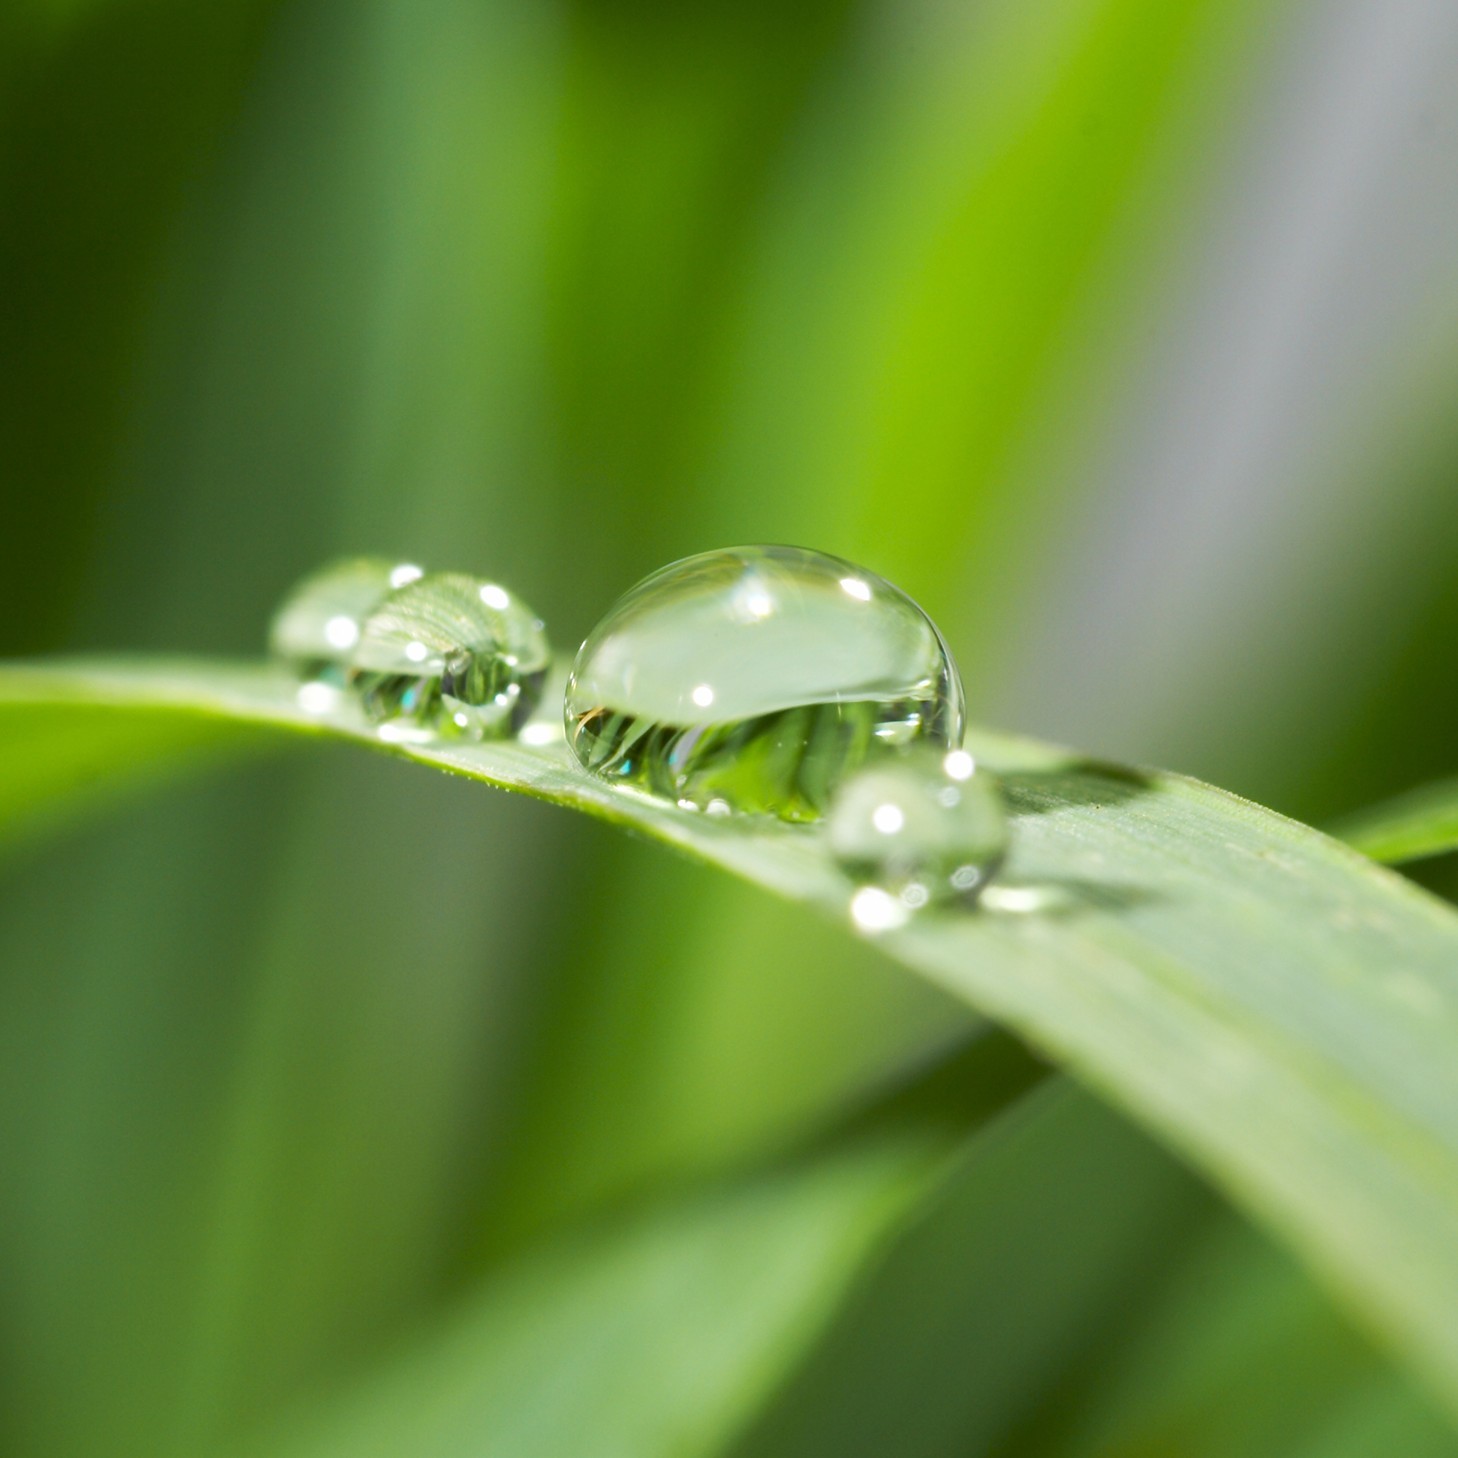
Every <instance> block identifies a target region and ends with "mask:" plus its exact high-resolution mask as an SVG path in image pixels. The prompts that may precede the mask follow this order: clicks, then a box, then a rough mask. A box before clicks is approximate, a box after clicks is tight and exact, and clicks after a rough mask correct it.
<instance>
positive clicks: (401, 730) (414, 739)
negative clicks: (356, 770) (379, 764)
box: [375, 724, 435, 744]
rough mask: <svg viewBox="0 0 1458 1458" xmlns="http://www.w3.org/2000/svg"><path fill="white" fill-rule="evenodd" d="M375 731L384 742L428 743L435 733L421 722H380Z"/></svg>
mask: <svg viewBox="0 0 1458 1458" xmlns="http://www.w3.org/2000/svg"><path fill="white" fill-rule="evenodd" d="M375 733H376V734H378V735H379V737H380V738H381V739H383V740H384V741H385V743H386V744H429V743H430V742H431V740H433V739H434V738H435V735H434V734H433V733H432V732H431V731H430V730H429V729H427V728H425V727H424V726H423V725H421V724H381V725H380V726H379V727H378V728H377V729H376V730H375Z"/></svg>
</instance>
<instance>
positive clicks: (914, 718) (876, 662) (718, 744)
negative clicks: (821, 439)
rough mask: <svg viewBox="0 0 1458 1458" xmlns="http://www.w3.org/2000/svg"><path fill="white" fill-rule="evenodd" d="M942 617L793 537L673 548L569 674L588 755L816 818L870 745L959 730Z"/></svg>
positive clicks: (576, 744)
mask: <svg viewBox="0 0 1458 1458" xmlns="http://www.w3.org/2000/svg"><path fill="white" fill-rule="evenodd" d="M962 714H963V710H962V685H961V680H960V679H959V677H958V675H957V669H956V665H955V664H954V663H953V662H952V657H951V654H950V653H949V652H948V650H947V646H946V644H945V643H944V642H943V641H942V638H941V635H940V634H939V633H938V632H937V630H936V627H935V626H934V625H933V623H932V622H931V620H930V619H929V618H928V617H927V616H926V614H925V613H924V612H922V610H921V609H920V608H919V607H917V605H916V604H915V603H914V602H912V600H911V599H910V598H909V597H907V596H906V594H905V593H903V592H901V591H900V590H899V589H898V588H895V587H893V586H892V585H891V584H890V583H889V582H885V581H883V580H882V579H881V578H879V577H876V576H874V575H873V574H872V573H870V572H866V571H864V570H862V569H861V568H859V567H856V566H854V565H853V564H851V563H849V562H844V561H841V560H840V559H839V558H837V557H830V556H827V555H826V554H824V553H823V552H811V551H806V550H804V549H802V548H798V547H736V548H731V549H727V550H724V551H717V552H705V553H702V554H701V555H699V556H697V557H689V558H686V559H685V560H683V561H681V562H675V563H673V564H671V565H670V566H668V567H665V568H663V569H662V570H661V571H658V572H655V573H654V574H653V575H652V576H651V577H648V578H645V579H644V580H643V581H642V582H640V583H639V584H638V585H637V586H636V587H634V588H632V589H631V590H630V591H629V592H627V593H625V594H624V595H623V597H621V598H620V599H619V600H618V601H617V603H616V604H614V606H613V607H612V608H611V609H610V610H609V611H608V613H607V615H606V616H605V617H604V618H603V619H602V621H601V622H600V623H598V625H597V626H596V627H595V628H594V629H593V630H592V633H591V634H590V635H589V636H588V639H587V641H586V642H585V643H584V644H583V645H582V648H581V651H580V652H579V653H578V655H577V660H576V662H575V663H574V665H573V668H572V674H571V676H570V678H569V679H568V682H567V698H566V704H565V722H566V730H567V739H568V742H569V743H570V744H571V746H572V749H573V751H574V752H575V753H576V755H577V758H578V759H579V760H580V761H581V762H582V764H583V765H584V766H585V767H586V768H587V769H589V770H592V771H593V772H594V773H596V774H599V775H603V776H605V777H607V778H609V779H614V780H617V781H619V782H621V783H624V784H628V785H633V786H636V787H638V788H640V789H643V790H646V791H648V792H650V793H651V794H654V795H656V796H658V797H659V798H661V799H663V800H666V801H668V802H669V803H671V804H687V805H691V806H693V807H694V808H696V809H701V810H707V811H709V813H711V814H732V813H738V814H767V815H776V816H779V817H780V818H781V819H784V820H814V819H816V818H817V817H818V816H819V815H821V814H822V813H823V812H824V810H825V807H826V805H827V803H828V802H829V800H830V796H831V794H832V792H833V791H834V789H835V787H836V785H837V784H839V782H840V781H841V780H842V779H843V778H844V777H845V776H846V775H847V774H848V773H850V772H852V771H853V770H855V769H856V768H857V767H858V766H859V765H861V764H862V763H863V762H864V761H865V760H866V759H867V758H868V757H870V756H872V755H880V754H884V753H887V752H888V751H889V750H893V749H898V748H902V747H904V746H906V745H908V744H912V743H915V742H917V741H922V740H925V741H927V742H929V743H931V744H934V745H938V746H941V747H943V748H950V747H951V746H952V745H955V744H956V743H957V742H958V741H959V740H960V739H961V735H962Z"/></svg>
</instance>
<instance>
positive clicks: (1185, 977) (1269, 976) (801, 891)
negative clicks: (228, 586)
mask: <svg viewBox="0 0 1458 1458" xmlns="http://www.w3.org/2000/svg"><path fill="white" fill-rule="evenodd" d="M58 703H60V704H71V705H82V706H84V705H86V704H88V703H91V704H96V705H98V706H102V707H109V708H110V709H111V710H113V711H120V710H122V709H124V708H125V706H127V705H131V706H133V707H134V708H135V710H136V711H137V712H139V713H141V712H145V713H150V714H156V713H158V712H159V711H161V710H171V711H172V712H174V713H176V714H178V715H181V716H184V717H191V718H201V719H204V720H219V719H221V720H224V721H228V722H233V723H238V724H243V725H253V726H272V727H274V728H276V729H279V730H284V731H290V732H295V733H297V732H304V733H312V734H316V735H317V734H330V735H335V736H338V737H344V738H350V739H354V740H357V741H360V742H367V743H370V744H372V745H374V746H375V747H378V748H385V749H388V750H390V751H392V752H395V753H399V754H402V755H404V756H406V757H408V758H411V759H415V760H417V761H419V762H422V763H425V764H428V765H431V766H433V767H435V768H437V769H442V770H447V771H450V772H453V773H457V774H462V775H466V776H469V777H472V778H476V779H480V780H483V781H485V782H488V783H491V784H495V785H498V786H502V787H505V788H509V789H515V790H518V791H522V792H524V793H527V794H531V795H535V796H537V797H539V798H543V799H547V800H551V801H554V802H556V803H559V804H564V805H568V806H571V807H573V808H576V809H580V810H584V811H586V812H588V813H591V814H594V815H598V816H600V817H603V818H605V819H609V820H613V821H616V822H618V823H620V824H622V825H625V826H627V827H629V828H631V829H634V830H637V831H639V832H641V833H644V834H647V835H649V836H652V837H654V838H656V839H659V840H662V841H665V842H667V843H669V844H672V845H675V846H677V847H678V848H679V849H680V850H683V851H686V852H688V853H689V854H692V855H694V856H697V857H699V858H700V859H702V860H705V861H708V862H710V863H713V864H716V865H719V866H721V867H723V868H724V869H727V870H730V871H732V872H733V873H735V874H737V875H740V876H743V877H745V878H746V879H748V880H750V881H753V882H756V883H758V884H759V885H761V886H763V887H765V888H766V889H768V890H771V891H774V892H776V893H777V894H780V895H784V896H788V897H790V898H792V899H796V900H800V901H804V902H808V903H811V904H813V905H815V906H817V907H818V908H819V909H821V910H822V911H823V912H826V913H828V914H830V915H832V916H834V917H837V918H840V919H844V918H845V916H846V907H847V901H848V894H849V889H850V888H849V887H848V886H847V884H846V883H845V881H844V880H843V878H842V877H841V876H840V874H839V873H838V871H837V870H836V869H835V867H834V866H833V864H831V863H830V862H829V860H828V859H827V858H826V856H825V855H824V853H823V851H822V849H821V846H820V843H819V840H818V838H817V837H816V835H815V833H814V832H813V831H812V830H807V829H805V828H803V827H790V826H780V825H777V824H766V825H760V824H758V823H756V824H754V825H753V826H749V827H746V826H743V825H739V824H733V823H729V824H726V823H724V822H722V821H716V820H710V819H707V818H705V817H701V816H694V815H689V814H683V813H680V812H677V811H675V810H673V809H672V808H671V807H670V808H665V807H663V806H660V805H657V804H655V803H653V802H651V801H648V800H646V799H642V798H638V797H635V796H630V795H625V794H622V793H620V792H618V791H615V790H614V789H612V788H611V787H609V786H606V785H603V784H600V783H599V782H597V781H595V780H593V779H592V778H591V777H589V776H587V775H585V774H584V773H582V772H581V771H580V770H579V769H578V768H577V766H576V765H575V763H574V762H573V761H572V759H571V757H570V755H569V753H568V751H567V750H566V748H565V746H564V745H563V744H562V742H561V740H560V737H557V738H553V737H552V734H551V730H550V724H551V720H550V718H544V719H543V720H542V721H541V722H542V725H543V726H544V727H543V728H542V729H541V730H540V731H539V734H540V738H541V740H542V741H543V742H540V743H535V744H534V743H530V742H512V743H506V744H484V745H431V744H425V745H414V744H393V745H390V744H382V743H381V740H380V737H379V735H378V734H376V733H375V732H373V731H372V730H371V729H370V727H369V726H368V725H366V724H364V723H363V722H362V721H358V720H355V719H352V718H351V716H350V712H349V710H348V708H347V706H346V707H345V709H344V710H342V711H341V712H340V713H338V714H331V715H330V716H328V717H327V719H325V718H322V717H319V716H311V715H310V714H309V713H307V712H306V711H305V710H304V709H303V708H301V707H300V706H299V704H298V702H297V699H296V697H295V693H294V689H293V687H292V686H291V685H290V684H289V683H288V682H287V681H286V680H285V679H283V678H281V677H280V676H278V675H276V674H273V673H271V672H270V671H267V670H262V669H244V668H236V667H226V666H225V667H218V666H216V665H193V666H190V667H183V666H179V665H157V666H152V667H148V666H143V665H133V666H130V667H121V666H116V667H107V668H104V669H103V668H97V667H95V666H92V667H91V668H85V667H83V666H79V665H73V666H69V667H63V666H57V667H52V668H45V669H41V668H15V669H9V670H5V671H3V672H0V725H3V724H5V723H7V722H12V723H13V722H14V719H15V716H16V715H21V716H24V715H26V714H34V713H35V712H38V711H39V710H41V709H42V708H43V707H44V706H46V705H47V704H49V705H52V706H54V705H55V704H58ZM972 747H973V748H974V749H975V750H976V752H978V753H979V754H980V755H981V756H982V757H983V758H984V760H985V761H986V762H987V763H988V764H989V765H990V766H992V767H993V768H995V769H997V770H998V771H999V772H1000V773H1002V774H1003V775H1004V777H1005V778H1006V781H1007V784H1008V787H1009V796H1010V802H1011V808H1012V811H1013V815H1014V829H1015V841H1014V850H1013V854H1012V857H1011V860H1010V863H1009V866H1008V870H1007V873H1006V876H1005V879H1004V881H1003V882H1002V884H1001V887H1000V894H999V895H998V896H997V897H995V898H992V899H990V900H989V903H988V904H987V905H986V906H985V907H984V908H983V909H982V910H981V911H979V912H978V913H977V914H973V915H945V916H927V917H925V918H922V919H920V920H918V921H917V922H915V923H913V924H912V925H911V926H909V927H908V928H906V929H905V930H904V931H902V932H900V933H897V934H893V935H891V936H887V937H885V938H884V939H883V941H882V945H883V946H884V949H885V950H886V951H887V953H888V954H890V955H891V956H893V957H895V958H896V959H898V960H899V961H901V962H903V963H904V964H905V965H906V966H908V967H909V968H911V969H913V970H914V971H916V972H918V973H919V974H921V975H923V976H926V977H929V978H931V979H933V980H934V981H936V982H938V983H939V984H940V985H942V986H943V987H945V988H947V989H949V990H951V991H953V992H954V993H955V994H957V995H958V996H959V997H962V998H964V999H965V1000H966V1001H968V1002H970V1003H971V1004H972V1005H973V1006H974V1007H976V1008H977V1009H979V1010H980V1011H983V1012H986V1013H988V1014H989V1015H991V1016H993V1017H994V1018H997V1019H998V1020H1000V1021H1002V1022H1004V1023H1005V1024H1006V1025H1008V1026H1010V1027H1011V1028H1013V1029H1014V1030H1016V1031H1017V1032H1018V1033H1020V1034H1021V1035H1022V1036H1024V1037H1026V1038H1027V1039H1028V1040H1029V1041H1030V1042H1031V1043H1032V1044H1034V1045H1035V1046H1036V1047H1038V1048H1040V1049H1043V1050H1045V1051H1047V1052H1049V1053H1051V1054H1052V1055H1053V1056H1055V1057H1056V1058H1057V1059H1058V1060H1060V1061H1061V1062H1063V1063H1064V1064H1066V1065H1067V1066H1068V1067H1069V1068H1070V1069H1071V1070H1072V1071H1073V1072H1074V1073H1076V1074H1077V1075H1078V1076H1079V1077H1080V1078H1082V1079H1083V1080H1084V1081H1086V1082H1088V1083H1089V1084H1091V1085H1093V1086H1094V1087H1096V1088H1097V1089H1099V1090H1100V1091H1101V1092H1102V1093H1104V1094H1105V1095H1106V1096H1107V1097H1108V1098H1109V1099H1110V1100H1111V1101H1113V1102H1114V1103H1116V1104H1118V1105H1119V1106H1121V1107H1123V1108H1125V1109H1126V1110H1128V1111H1129V1112H1131V1113H1132V1114H1133V1115H1134V1116H1135V1117H1136V1118H1137V1119H1138V1120H1140V1121H1142V1122H1143V1123H1144V1124H1145V1125H1146V1126H1147V1127H1149V1128H1151V1129H1153V1130H1154V1131H1155V1132H1156V1133H1158V1134H1159V1135H1160V1136H1161V1137H1162V1138H1163V1139H1165V1140H1166V1141H1167V1142H1168V1143H1170V1144H1171V1145H1172V1146H1173V1147H1174V1148H1176V1149H1177V1150H1179V1151H1181V1152H1182V1153H1184V1154H1185V1156H1186V1157H1188V1158H1190V1159H1192V1160H1193V1161H1194V1162H1195V1163H1196V1164H1197V1165H1198V1166H1200V1167H1201V1168H1202V1169H1203V1170H1204V1171H1205V1172H1206V1173H1207V1174H1208V1175H1210V1176H1211V1177H1213V1178H1214V1179H1215V1181H1216V1182H1217V1183H1218V1184H1219V1185H1220V1186H1221V1187H1222V1188H1223V1189H1224V1190H1226V1191H1227V1193H1229V1194H1231V1195H1232V1196H1233V1197H1234V1198H1235V1199H1236V1200H1237V1202H1238V1203H1240V1204H1241V1205H1243V1206H1244V1207H1245V1208H1246V1209H1248V1210H1250V1211H1252V1212H1254V1213H1255V1214H1256V1215H1258V1216H1259V1217H1260V1218H1261V1219H1262V1220H1263V1221H1264V1222H1266V1223H1267V1224H1268V1225H1269V1226H1270V1227H1271V1228H1272V1229H1274V1230H1275V1231H1276V1232H1277V1233H1278V1234H1280V1235H1281V1236H1282V1237H1283V1238H1284V1239H1285V1241H1286V1242H1287V1243H1288V1244H1289V1245H1291V1246H1292V1247H1293V1248H1294V1249H1295V1250H1296V1251H1297V1252H1298V1253H1299V1254H1300V1255H1301V1256H1302V1257H1303V1258H1304V1259H1305V1260H1306V1261H1307V1262H1308V1264H1310V1265H1311V1266H1312V1267H1313V1268H1315V1269H1316V1270H1318V1271H1319V1272H1320V1273H1321V1274H1322V1275H1323V1276H1324V1277H1325V1279H1326V1280H1327V1282H1328V1283H1329V1284H1330V1285H1331V1287H1332V1288H1333V1289H1334V1290H1336V1291H1337V1292H1338V1293H1340V1294H1341V1295H1342V1296H1344V1298H1345V1299H1346V1301H1347V1303H1348V1304H1349V1306H1350V1307H1351V1308H1352V1309H1353V1310H1354V1311H1355V1312H1356V1313H1358V1314H1359V1315H1360V1316H1362V1317H1363V1318H1364V1319H1365V1320H1367V1321H1368V1322H1369V1323H1370V1324H1371V1325H1372V1326H1373V1327H1374V1328H1375V1329H1377V1330H1378V1331H1380V1332H1381V1333H1383V1334H1385V1336H1386V1337H1387V1338H1388V1339H1389V1340H1390V1341H1391V1342H1392V1343H1393V1344H1394V1345H1395V1346H1396V1347H1397V1348H1398V1349H1399V1350H1400V1351H1401V1352H1403V1353H1404V1354H1405V1355H1406V1357H1407V1358H1408V1360H1409V1361H1410V1363H1411V1364H1412V1365H1413V1366H1414V1367H1415V1368H1416V1369H1417V1370H1420V1371H1421V1372H1422V1373H1423V1374H1425V1376H1426V1377H1427V1379H1428V1380H1429V1381H1430V1382H1431V1383H1432V1384H1433V1386H1434V1387H1435V1389H1436V1390H1437V1391H1439V1392H1440V1393H1441V1394H1443V1395H1444V1396H1445V1397H1446V1399H1447V1401H1448V1403H1449V1406H1450V1408H1451V1409H1452V1410H1454V1411H1458V1245H1455V1243H1454V1241H1453V1240H1452V1232H1453V1230H1454V1229H1455V1228H1458V1057H1455V1056H1454V1054H1455V1052H1458V915H1455V913H1454V912H1453V911H1452V910H1451V909H1449V908H1447V907H1445V906H1444V905H1443V904H1442V903H1441V902H1439V901H1437V900H1436V899H1434V898H1432V897H1429V896H1427V895H1426V894H1425V893H1423V892H1421V891H1420V890H1418V889H1417V888H1415V887H1413V886H1411V885H1410V884H1408V883H1406V882H1405V881H1403V880H1402V879H1401V878H1399V877H1397V876H1395V875H1393V874H1392V873H1390V872H1387V871H1385V870H1383V869H1382V868H1380V867H1377V866H1374V865H1372V864H1371V863H1370V862H1369V861H1367V860H1366V859H1364V858H1363V857H1361V856H1360V855H1358V854H1356V853H1355V852H1353V851H1351V850H1349V849H1347V848H1345V847H1343V846H1341V845H1339V844H1337V843H1335V842H1333V841H1331V840H1329V839H1327V838H1326V837H1324V836H1322V835H1320V834H1318V833H1317V832H1315V831H1312V830H1310V829H1307V828H1306V827H1303V826H1300V825H1297V824H1295V823H1293V822H1291V821H1287V820H1284V819H1282V818H1281V817H1279V816H1277V815H1274V814H1272V813H1270V812H1268V811H1265V810H1262V809H1261V808H1260V807H1258V806H1255V805H1251V804H1249V803H1248V802H1245V801H1242V800H1239V799H1237V798H1236V797H1233V796H1230V795H1227V794H1225V793H1223V792H1221V791H1218V790H1214V789H1211V788H1210V787H1208V786H1203V785H1199V784H1197V783H1195V782H1192V781H1188V780H1183V779H1180V778H1178V777H1175V776H1168V775H1158V774H1156V775H1149V776H1142V775H1138V774H1135V773H1133V772H1130V771H1122V770H1118V769H1114V768H1111V767H1108V766H1100V765H1094V764H1089V763H1087V762H1083V761H1080V760H1078V759H1077V758H1076V757H1075V756H1072V755H1070V754H1068V753H1067V752H1065V751H1062V750H1058V749H1054V748H1050V747H1047V746H1040V745H1035V744H1030V743H1028V742H1026V741H1019V740H1010V739H1005V738H998V737H995V736H982V735H978V736H975V737H974V739H973V741H972ZM12 768H13V767H12ZM0 793H3V790H0Z"/></svg>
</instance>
